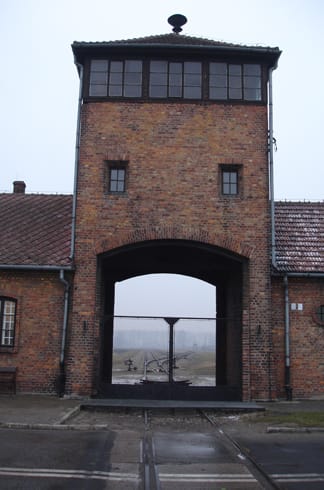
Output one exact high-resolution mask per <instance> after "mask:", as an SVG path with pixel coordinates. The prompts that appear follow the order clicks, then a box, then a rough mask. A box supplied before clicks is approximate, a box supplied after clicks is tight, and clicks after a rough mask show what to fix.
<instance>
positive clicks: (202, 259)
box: [98, 227, 251, 399]
mask: <svg viewBox="0 0 324 490" xmlns="http://www.w3.org/2000/svg"><path fill="white" fill-rule="evenodd" d="M179 237H181V238H179ZM216 238H217V237H211V236H210V235H208V234H206V233H202V232H194V231H192V230H190V229H189V230H188V229H185V228H181V229H179V228H168V227H165V228H151V229H150V230H136V232H133V233H128V234H124V236H119V237H118V239H115V240H114V239H109V240H104V241H102V242H101V244H100V247H101V250H102V253H101V254H100V255H99V256H98V258H99V260H98V267H99V271H100V272H99V277H100V278H101V286H102V299H103V304H102V322H101V323H102V326H103V328H102V337H101V341H100V343H101V351H102V352H101V366H102V369H101V373H100V380H99V391H100V392H102V393H103V394H105V395H108V396H112V397H113V396H117V397H123V396H127V397H133V396H135V397H137V396H139V397H141V396H158V397H167V396H168V397H173V396H175V397H176V396H180V394H179V393H180V392H179V391H178V390H179V387H178V386H177V387H175V386H173V385H172V386H169V385H167V386H164V387H163V386H162V385H154V386H151V385H150V386H149V387H148V386H146V385H145V386H142V385H141V386H137V385H134V386H132V387H130V386H129V385H128V384H127V383H125V386H124V385H123V384H114V382H113V380H112V358H113V346H114V340H113V336H114V329H115V326H114V325H115V324H114V321H115V320H114V298H115V283H116V282H120V281H124V280H125V279H129V278H131V277H136V276H141V275H145V274H152V273H170V274H182V275H187V276H190V277H195V278H197V279H201V280H202V281H205V282H207V283H210V284H212V285H214V286H215V287H216V289H217V294H216V298H217V299H216V301H217V319H216V318H215V321H216V324H215V325H216V327H215V328H216V330H215V332H216V333H215V335H216V337H217V341H216V343H215V345H216V350H217V352H216V351H215V359H216V361H215V365H216V373H217V374H216V386H215V387H213V388H212V387H209V388H207V387H190V386H189V387H185V388H184V389H183V391H181V396H183V397H191V396H192V397H198V398H199V399H203V398H200V397H206V399H210V398H212V399H214V398H215V397H219V398H218V399H240V398H241V389H242V344H241V342H242V316H243V315H242V312H243V299H242V297H243V274H244V272H243V270H244V263H246V262H247V260H248V259H247V258H246V256H242V248H243V247H242V246H241V245H240V244H237V243H235V242H234V241H233V242H227V243H226V245H227V247H226V248H225V247H224V245H225V241H221V240H219V239H218V240H216ZM218 238H219V237H218ZM213 241H214V242H215V241H216V243H217V244H215V243H213ZM109 247H110V249H108V248H109ZM107 249H108V250H107ZM233 249H234V251H233ZM238 252H241V253H240V254H239V253H238ZM247 252H248V253H249V255H251V251H250V250H248V251H246V250H245V254H247ZM157 390H159V392H158V394H157ZM163 390H164V391H163ZM233 397H234V398H233Z"/></svg>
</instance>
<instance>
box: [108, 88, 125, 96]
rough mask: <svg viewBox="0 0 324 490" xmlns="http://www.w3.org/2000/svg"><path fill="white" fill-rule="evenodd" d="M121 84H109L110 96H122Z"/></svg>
mask: <svg viewBox="0 0 324 490" xmlns="http://www.w3.org/2000/svg"><path fill="white" fill-rule="evenodd" d="M122 93H123V91H122V86H121V85H110V86H109V95H110V96H111V97H121V96H122Z"/></svg>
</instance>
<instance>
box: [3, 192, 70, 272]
mask: <svg viewBox="0 0 324 490" xmlns="http://www.w3.org/2000/svg"><path fill="white" fill-rule="evenodd" d="M71 216H72V196H70V195H45V194H40V195H38V194H15V193H13V194H0V234H1V240H0V265H4V264H10V265H12V264H13V265H28V266H31V265H37V266H63V267H64V266H69V265H71V263H70V259H69V255H70V244H71V220H72V218H71Z"/></svg>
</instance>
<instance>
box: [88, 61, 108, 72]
mask: <svg viewBox="0 0 324 490" xmlns="http://www.w3.org/2000/svg"><path fill="white" fill-rule="evenodd" d="M92 71H108V60H91V72H92Z"/></svg>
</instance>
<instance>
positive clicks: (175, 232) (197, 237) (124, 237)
mask: <svg viewBox="0 0 324 490" xmlns="http://www.w3.org/2000/svg"><path fill="white" fill-rule="evenodd" d="M154 240H186V241H192V242H198V243H203V244H207V245H213V246H215V247H218V248H221V249H223V250H227V251H229V252H232V253H234V254H237V255H240V256H242V257H244V258H251V257H252V255H253V252H254V248H253V247H251V246H250V245H247V244H246V243H244V242H240V241H238V240H236V239H234V238H232V237H228V236H223V235H220V234H218V233H211V232H208V231H206V230H203V229H201V228H190V227H185V226H158V227H150V228H136V229H133V230H130V231H128V232H123V233H116V234H114V235H111V236H110V237H107V238H105V239H104V240H101V241H100V243H99V244H98V246H97V248H96V253H97V255H100V254H102V253H105V252H109V251H110V250H113V249H116V248H119V247H122V246H125V245H131V244H136V243H139V242H148V241H154Z"/></svg>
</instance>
